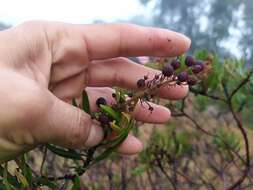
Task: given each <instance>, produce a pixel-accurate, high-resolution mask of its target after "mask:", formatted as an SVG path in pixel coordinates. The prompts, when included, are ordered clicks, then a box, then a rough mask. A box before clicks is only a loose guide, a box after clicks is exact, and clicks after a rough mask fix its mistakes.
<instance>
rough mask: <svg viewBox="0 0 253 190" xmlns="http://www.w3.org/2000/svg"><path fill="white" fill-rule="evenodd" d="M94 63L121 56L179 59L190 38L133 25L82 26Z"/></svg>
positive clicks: (83, 36)
mask: <svg viewBox="0 0 253 190" xmlns="http://www.w3.org/2000/svg"><path fill="white" fill-rule="evenodd" d="M79 32H80V34H81V36H82V38H83V40H84V41H85V43H86V45H87V50H88V54H89V58H90V59H91V60H97V59H106V58H114V57H119V56H124V57H129V56H143V55H147V56H157V57H165V56H171V57H172V56H177V55H180V54H182V53H184V52H185V51H187V50H188V48H189V47H190V43H191V41H190V39H189V38H188V37H186V36H184V35H183V34H180V33H177V32H174V31H170V30H166V29H160V28H152V27H142V26H138V25H133V24H93V25H85V26H84V25H81V26H79Z"/></svg>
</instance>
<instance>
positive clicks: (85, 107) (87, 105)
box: [82, 90, 90, 114]
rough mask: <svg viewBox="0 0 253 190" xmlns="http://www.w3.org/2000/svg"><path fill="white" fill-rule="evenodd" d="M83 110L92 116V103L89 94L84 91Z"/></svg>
mask: <svg viewBox="0 0 253 190" xmlns="http://www.w3.org/2000/svg"><path fill="white" fill-rule="evenodd" d="M82 104H83V105H82V108H83V110H84V111H85V112H86V113H88V114H90V103H89V98H88V94H87V92H86V91H85V90H84V91H83V93H82Z"/></svg>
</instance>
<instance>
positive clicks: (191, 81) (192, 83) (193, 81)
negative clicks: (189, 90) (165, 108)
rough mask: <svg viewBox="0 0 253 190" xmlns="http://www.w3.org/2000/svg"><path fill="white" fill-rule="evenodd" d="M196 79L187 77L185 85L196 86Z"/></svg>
mask: <svg viewBox="0 0 253 190" xmlns="http://www.w3.org/2000/svg"><path fill="white" fill-rule="evenodd" d="M197 82H198V79H197V78H196V77H195V76H189V77H188V80H187V84H188V85H190V86H193V85H195V84H197Z"/></svg>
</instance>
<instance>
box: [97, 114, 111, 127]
mask: <svg viewBox="0 0 253 190" xmlns="http://www.w3.org/2000/svg"><path fill="white" fill-rule="evenodd" d="M98 120H99V122H100V123H101V125H102V126H105V125H109V123H110V122H111V119H110V118H109V117H108V116H107V115H105V114H101V115H100V116H99V118H98Z"/></svg>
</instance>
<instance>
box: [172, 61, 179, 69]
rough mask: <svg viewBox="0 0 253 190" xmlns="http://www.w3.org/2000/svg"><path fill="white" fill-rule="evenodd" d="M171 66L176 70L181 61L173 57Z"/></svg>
mask: <svg viewBox="0 0 253 190" xmlns="http://www.w3.org/2000/svg"><path fill="white" fill-rule="evenodd" d="M171 66H172V67H173V69H174V70H177V69H178V68H179V67H180V66H181V63H180V61H178V60H175V59H174V60H172V62H171Z"/></svg>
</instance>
